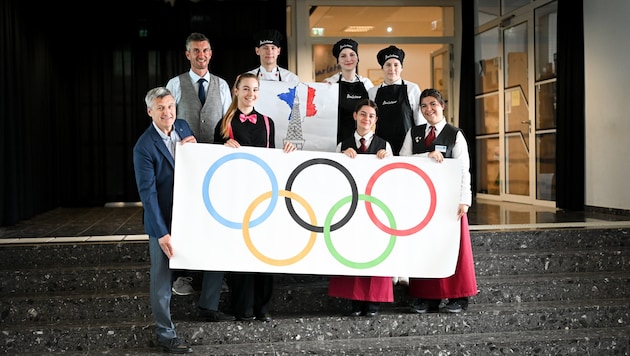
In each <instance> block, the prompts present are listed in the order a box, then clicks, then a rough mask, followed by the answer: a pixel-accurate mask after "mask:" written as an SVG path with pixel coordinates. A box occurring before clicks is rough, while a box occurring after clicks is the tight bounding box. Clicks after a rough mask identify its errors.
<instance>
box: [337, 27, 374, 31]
mask: <svg viewBox="0 0 630 356" xmlns="http://www.w3.org/2000/svg"><path fill="white" fill-rule="evenodd" d="M373 29H374V26H348V27H346V28H344V29H343V32H368V31H372V30H373Z"/></svg>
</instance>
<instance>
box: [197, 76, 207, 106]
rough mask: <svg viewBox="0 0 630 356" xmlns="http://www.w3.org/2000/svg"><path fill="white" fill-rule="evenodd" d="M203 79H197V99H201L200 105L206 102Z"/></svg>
mask: <svg viewBox="0 0 630 356" xmlns="http://www.w3.org/2000/svg"><path fill="white" fill-rule="evenodd" d="M205 81H206V80H205V79H203V78H199V80H198V81H197V83H199V100H201V105H203V104H205V103H206V89H205V88H204V87H203V83H204V82H205Z"/></svg>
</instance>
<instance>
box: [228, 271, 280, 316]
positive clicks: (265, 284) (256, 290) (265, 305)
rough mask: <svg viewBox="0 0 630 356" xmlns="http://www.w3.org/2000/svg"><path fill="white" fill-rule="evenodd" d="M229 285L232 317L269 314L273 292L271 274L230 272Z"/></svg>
mask: <svg viewBox="0 0 630 356" xmlns="http://www.w3.org/2000/svg"><path fill="white" fill-rule="evenodd" d="M229 284H230V292H231V294H232V311H233V313H234V316H236V317H237V318H238V317H249V316H261V315H264V314H267V313H268V312H269V304H270V302H271V295H272V291H273V275H272V274H268V273H251V272H230V274H229Z"/></svg>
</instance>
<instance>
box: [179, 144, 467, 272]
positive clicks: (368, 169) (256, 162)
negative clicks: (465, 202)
mask: <svg viewBox="0 0 630 356" xmlns="http://www.w3.org/2000/svg"><path fill="white" fill-rule="evenodd" d="M176 161H177V164H176V169H175V190H174V211H173V225H172V241H173V245H174V250H175V255H174V257H173V258H172V259H171V261H170V266H171V268H181V269H192V270H220V271H258V272H272V273H292V274H323V275H368V276H409V277H447V276H450V275H452V274H453V273H454V270H455V264H456V261H457V257H458V251H459V236H460V222H459V220H458V219H457V207H458V204H459V197H460V194H459V186H460V181H461V164H460V162H459V161H458V160H445V161H444V162H443V163H441V164H440V163H436V162H435V161H434V160H432V159H428V158H421V157H388V158H385V159H378V158H376V156H374V155H359V156H358V157H357V158H355V159H351V158H349V157H347V156H346V155H344V154H341V153H334V152H313V151H296V152H292V153H284V152H283V151H282V150H281V149H266V148H254V147H241V148H238V149H234V148H229V147H225V146H223V145H212V144H201V143H198V144H185V145H182V146H178V148H177V152H176Z"/></svg>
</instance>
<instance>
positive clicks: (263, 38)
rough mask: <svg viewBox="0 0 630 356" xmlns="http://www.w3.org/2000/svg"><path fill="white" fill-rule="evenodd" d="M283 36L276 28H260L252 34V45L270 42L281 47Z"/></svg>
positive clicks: (258, 45) (256, 45)
mask: <svg viewBox="0 0 630 356" xmlns="http://www.w3.org/2000/svg"><path fill="white" fill-rule="evenodd" d="M282 39H283V36H282V34H281V33H280V32H279V31H278V30H262V31H259V32H257V33H256V35H254V41H255V42H254V46H255V47H260V46H264V45H266V44H272V45H275V46H276V47H281V43H282Z"/></svg>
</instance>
